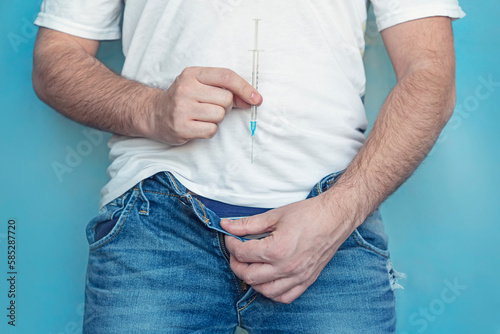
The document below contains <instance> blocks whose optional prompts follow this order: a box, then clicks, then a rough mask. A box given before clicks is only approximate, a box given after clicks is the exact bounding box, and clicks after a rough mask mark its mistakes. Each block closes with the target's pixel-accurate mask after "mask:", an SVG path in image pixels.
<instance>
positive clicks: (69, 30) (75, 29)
mask: <svg viewBox="0 0 500 334" xmlns="http://www.w3.org/2000/svg"><path fill="white" fill-rule="evenodd" d="M35 25H37V26H39V27H44V28H49V29H53V30H57V31H60V32H63V33H66V34H69V35H73V36H76V37H81V38H86V39H92V40H115V39H120V38H121V30H120V29H119V28H113V29H96V28H92V27H88V26H85V25H81V24H78V23H75V22H71V21H68V20H66V19H63V18H60V17H57V16H54V15H50V14H47V13H40V14H38V17H37V18H36V20H35Z"/></svg>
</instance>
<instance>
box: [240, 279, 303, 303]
mask: <svg viewBox="0 0 500 334" xmlns="http://www.w3.org/2000/svg"><path fill="white" fill-rule="evenodd" d="M245 282H246V281H245ZM247 283H248V282H247ZM303 283H304V282H303V281H301V280H299V279H298V277H297V276H293V277H284V278H278V279H275V280H269V281H267V282H264V283H261V284H250V283H248V284H250V285H251V286H252V288H254V290H255V291H257V292H258V293H260V294H262V295H264V296H266V297H267V298H270V299H273V300H274V299H275V298H278V297H279V296H282V295H283V294H285V293H287V292H288V291H290V290H292V289H295V287H297V286H298V285H302V284H303Z"/></svg>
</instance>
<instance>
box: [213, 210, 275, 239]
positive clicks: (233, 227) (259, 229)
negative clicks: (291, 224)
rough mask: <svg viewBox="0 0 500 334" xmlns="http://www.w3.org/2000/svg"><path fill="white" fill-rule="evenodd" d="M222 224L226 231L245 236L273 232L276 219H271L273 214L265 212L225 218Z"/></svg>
mask: <svg viewBox="0 0 500 334" xmlns="http://www.w3.org/2000/svg"><path fill="white" fill-rule="evenodd" d="M220 225H221V227H222V228H223V229H224V230H225V231H227V232H229V233H231V234H234V235H237V236H245V235H251V234H261V233H265V232H272V231H274V225H275V221H274V220H273V219H271V216H269V215H266V214H265V213H264V214H259V215H255V216H249V217H243V218H239V219H234V220H231V219H227V218H223V219H221V221H220Z"/></svg>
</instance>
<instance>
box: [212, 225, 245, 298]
mask: <svg viewBox="0 0 500 334" xmlns="http://www.w3.org/2000/svg"><path fill="white" fill-rule="evenodd" d="M220 234H221V233H220V232H217V243H218V244H219V248H220V249H222V251H223V252H224V253H225V254H226V255H227V253H226V251H225V250H224V247H223V246H221V242H222V244H224V241H223V240H224V239H223V238H221V237H220ZM221 240H222V241H221ZM228 257H229V256H228ZM225 260H226V263H227V264H228V266H229V262H228V260H227V259H225ZM229 272H230V273H231V276H232V277H233V282H234V285H235V286H236V291H238V296H241V293H240V288H239V287H238V283H237V282H236V277H234V273H233V271H232V270H231V266H229Z"/></svg>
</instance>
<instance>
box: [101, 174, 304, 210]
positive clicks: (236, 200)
mask: <svg viewBox="0 0 500 334" xmlns="http://www.w3.org/2000/svg"><path fill="white" fill-rule="evenodd" d="M167 171H168V172H170V173H172V175H174V176H175V177H176V178H177V179H178V180H179V182H181V184H182V185H183V186H184V187H186V188H187V189H189V190H190V191H192V192H194V193H196V194H198V195H201V196H203V197H206V198H210V199H212V200H216V201H221V202H224V203H228V204H233V205H241V206H248V207H257V208H277V207H280V206H283V205H287V204H290V203H293V202H297V201H300V200H303V199H305V198H306V197H307V194H308V193H309V191H307V192H305V195H304V196H303V197H300V196H299V197H298V196H297V195H295V196H293V197H286V198H284V197H283V196H280V201H279V202H276V201H275V202H273V201H270V199H269V198H255V199H254V201H252V200H250V201H252V202H253V204H252V205H249V204H248V202H249V198H248V196H237V195H234V194H232V195H231V202H230V203H229V202H228V200H227V198H222V197H219V196H214V195H213V194H207V192H206V191H205V189H204V188H203V186H200V185H198V184H196V183H192V182H190V181H189V180H187V179H185V178H184V177H182V176H181V175H180V174H179V173H177V172H175V171H173V170H171V169H168V168H165V166H150V167H149V168H146V169H143V170H142V171H141V172H140V173H137V174H135V176H134V177H131V178H129V179H128V180H126V181H125V182H123V183H121V184H120V186H119V187H115V188H113V190H112V191H110V192H106V188H107V187H108V186H109V183H108V185H106V186H105V187H104V188H103V189H102V190H101V201H100V203H99V209H102V208H103V207H104V206H105V205H106V204H108V203H110V202H111V201H112V200H114V199H116V198H117V197H119V196H121V195H123V194H124V193H125V192H127V191H128V190H130V189H131V188H132V187H134V186H135V185H136V184H138V183H139V182H141V181H142V180H144V179H147V178H149V177H151V176H153V175H155V174H157V173H160V172H167ZM311 187H312V186H311Z"/></svg>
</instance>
